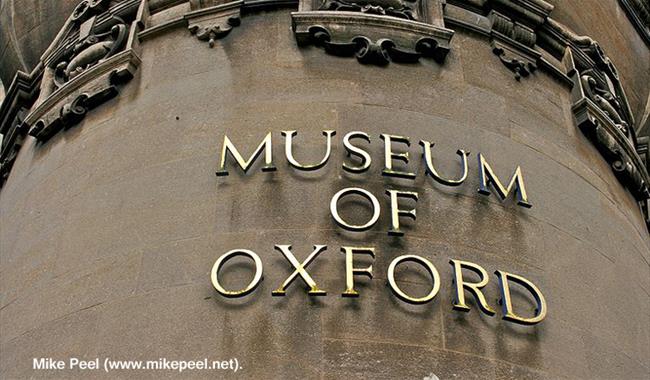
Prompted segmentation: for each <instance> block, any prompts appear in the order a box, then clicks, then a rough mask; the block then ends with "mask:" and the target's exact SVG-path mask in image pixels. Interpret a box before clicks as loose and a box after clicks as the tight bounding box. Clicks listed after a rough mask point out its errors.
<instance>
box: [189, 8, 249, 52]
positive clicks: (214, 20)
mask: <svg viewBox="0 0 650 380" xmlns="http://www.w3.org/2000/svg"><path fill="white" fill-rule="evenodd" d="M243 4H244V1H243V0H238V1H228V0H225V1H224V0H191V1H190V7H191V9H192V12H190V13H187V14H186V15H185V19H186V20H187V22H188V29H189V30H190V32H191V33H192V34H194V35H196V38H198V39H199V40H201V41H207V42H208V45H209V46H210V47H214V44H215V41H216V40H217V39H220V38H223V37H225V36H226V35H228V33H230V31H231V30H232V28H233V27H235V26H239V24H240V23H241V7H242V5H243Z"/></svg>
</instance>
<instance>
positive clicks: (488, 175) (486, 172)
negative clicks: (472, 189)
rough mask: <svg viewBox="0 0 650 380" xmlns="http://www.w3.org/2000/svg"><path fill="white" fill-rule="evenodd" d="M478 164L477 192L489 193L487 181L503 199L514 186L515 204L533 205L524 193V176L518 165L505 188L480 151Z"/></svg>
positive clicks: (529, 206)
mask: <svg viewBox="0 0 650 380" xmlns="http://www.w3.org/2000/svg"><path fill="white" fill-rule="evenodd" d="M478 166H479V171H478V174H479V189H478V192H479V193H481V194H484V195H490V190H489V189H488V183H492V185H493V186H494V189H495V190H496V191H497V194H498V195H499V197H500V198H501V200H504V199H506V198H507V197H508V194H509V193H510V190H512V189H513V187H515V186H516V188H515V192H516V194H517V204H518V205H520V206H522V207H526V208H531V207H532V206H533V205H532V204H530V203H529V202H528V195H527V194H526V187H525V186H524V176H523V174H522V173H521V167H520V166H517V169H515V173H514V174H513V176H512V179H510V184H509V185H508V188H507V189H506V188H505V187H503V185H502V184H501V181H499V178H497V176H496V175H495V174H494V172H493V171H492V168H491V167H490V165H489V164H488V163H487V161H486V159H485V157H483V155H482V154H481V153H479V154H478Z"/></svg>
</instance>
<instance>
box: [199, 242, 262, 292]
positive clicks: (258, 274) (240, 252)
mask: <svg viewBox="0 0 650 380" xmlns="http://www.w3.org/2000/svg"><path fill="white" fill-rule="evenodd" d="M237 256H248V257H250V258H251V259H253V261H254V262H255V276H254V277H253V280H251V282H250V283H249V284H248V285H247V286H246V288H244V289H243V290H237V291H235V290H226V289H224V288H223V286H221V284H220V283H219V278H218V275H219V269H221V266H222V265H223V264H224V263H225V262H226V261H228V260H230V259H231V258H233V257H237ZM262 271H263V267H262V260H260V257H259V256H258V255H257V254H256V253H255V252H253V251H249V250H247V249H233V250H232V251H229V252H227V253H224V254H223V255H221V257H219V258H218V259H217V261H216V262H215V263H214V266H212V273H211V275H210V279H211V280H212V286H214V288H215V289H216V290H217V292H219V294H221V295H222V296H224V297H228V298H236V297H243V296H245V295H247V294H249V293H251V292H252V291H253V290H255V288H256V287H257V285H259V284H260V281H261V280H262Z"/></svg>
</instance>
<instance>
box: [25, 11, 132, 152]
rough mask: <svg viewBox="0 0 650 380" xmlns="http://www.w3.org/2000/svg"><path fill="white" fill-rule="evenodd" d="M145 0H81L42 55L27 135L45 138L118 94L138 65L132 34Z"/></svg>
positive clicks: (28, 119)
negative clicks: (120, 86)
mask: <svg viewBox="0 0 650 380" xmlns="http://www.w3.org/2000/svg"><path fill="white" fill-rule="evenodd" d="M143 6H144V1H142V0H126V1H122V2H117V3H115V4H112V3H111V2H110V1H108V0H84V1H81V2H80V3H79V5H78V6H77V7H76V8H75V10H74V11H73V13H72V15H70V17H69V18H68V20H67V21H66V24H65V25H64V27H63V28H62V29H61V31H60V32H59V34H58V35H57V37H56V38H55V40H54V41H53V42H52V44H51V45H50V47H49V48H48V49H47V50H46V51H45V53H44V54H43V56H42V57H41V62H42V64H43V80H42V82H41V92H40V96H39V99H38V100H37V101H36V103H35V105H34V108H33V109H32V111H31V112H30V113H29V115H27V117H26V118H25V123H26V124H27V125H29V126H31V129H30V130H29V134H30V135H31V136H34V137H35V138H37V139H38V140H40V141H45V140H47V139H48V138H50V137H51V136H52V135H53V134H55V133H56V132H57V131H59V130H61V129H62V128H68V127H70V126H72V125H74V124H76V123H78V122H80V121H81V120H82V119H83V116H85V114H86V111H88V110H91V109H92V108H95V107H97V106H98V105H99V104H101V103H103V102H105V101H106V100H108V99H110V98H112V97H114V96H116V95H117V93H118V90H117V86H118V85H120V84H123V83H125V82H127V81H129V80H130V79H131V78H133V75H134V73H135V71H136V70H137V67H138V66H139V64H140V57H139V55H138V51H139V46H138V41H137V39H136V38H135V36H136V32H137V30H138V29H139V27H140V23H139V19H140V17H141V15H142V14H143Z"/></svg>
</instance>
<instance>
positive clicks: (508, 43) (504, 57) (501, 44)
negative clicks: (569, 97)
mask: <svg viewBox="0 0 650 380" xmlns="http://www.w3.org/2000/svg"><path fill="white" fill-rule="evenodd" d="M499 4H500V5H501V7H499V9H502V8H504V4H501V3H499ZM515 9H516V10H517V11H519V12H524V11H523V10H521V9H519V8H515ZM551 9H552V7H550V8H549V9H548V12H550V10H551ZM511 13H512V12H511ZM544 17H545V16H544V13H541V14H534V15H532V16H529V17H523V18H517V20H514V19H512V18H510V17H508V16H506V15H505V14H504V13H501V11H497V10H492V11H490V13H489V14H488V19H489V20H490V21H491V23H492V27H491V30H490V43H491V45H492V52H494V54H496V55H497V56H498V57H499V59H500V60H501V62H502V63H503V64H504V65H505V66H506V67H507V68H508V69H510V70H511V71H512V72H514V74H515V79H517V80H520V79H521V78H522V77H527V76H528V75H530V74H531V73H532V72H534V71H535V70H536V69H537V63H538V61H539V59H540V57H541V55H542V54H541V53H540V52H538V51H536V50H535V49H534V47H535V42H536V40H537V35H536V33H535V31H534V29H533V27H534V26H536V25H535V24H534V23H535V22H536V21H539V20H542V21H543V20H544ZM524 22H526V24H528V25H526V24H525V23H524ZM529 25H533V26H529Z"/></svg>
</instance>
